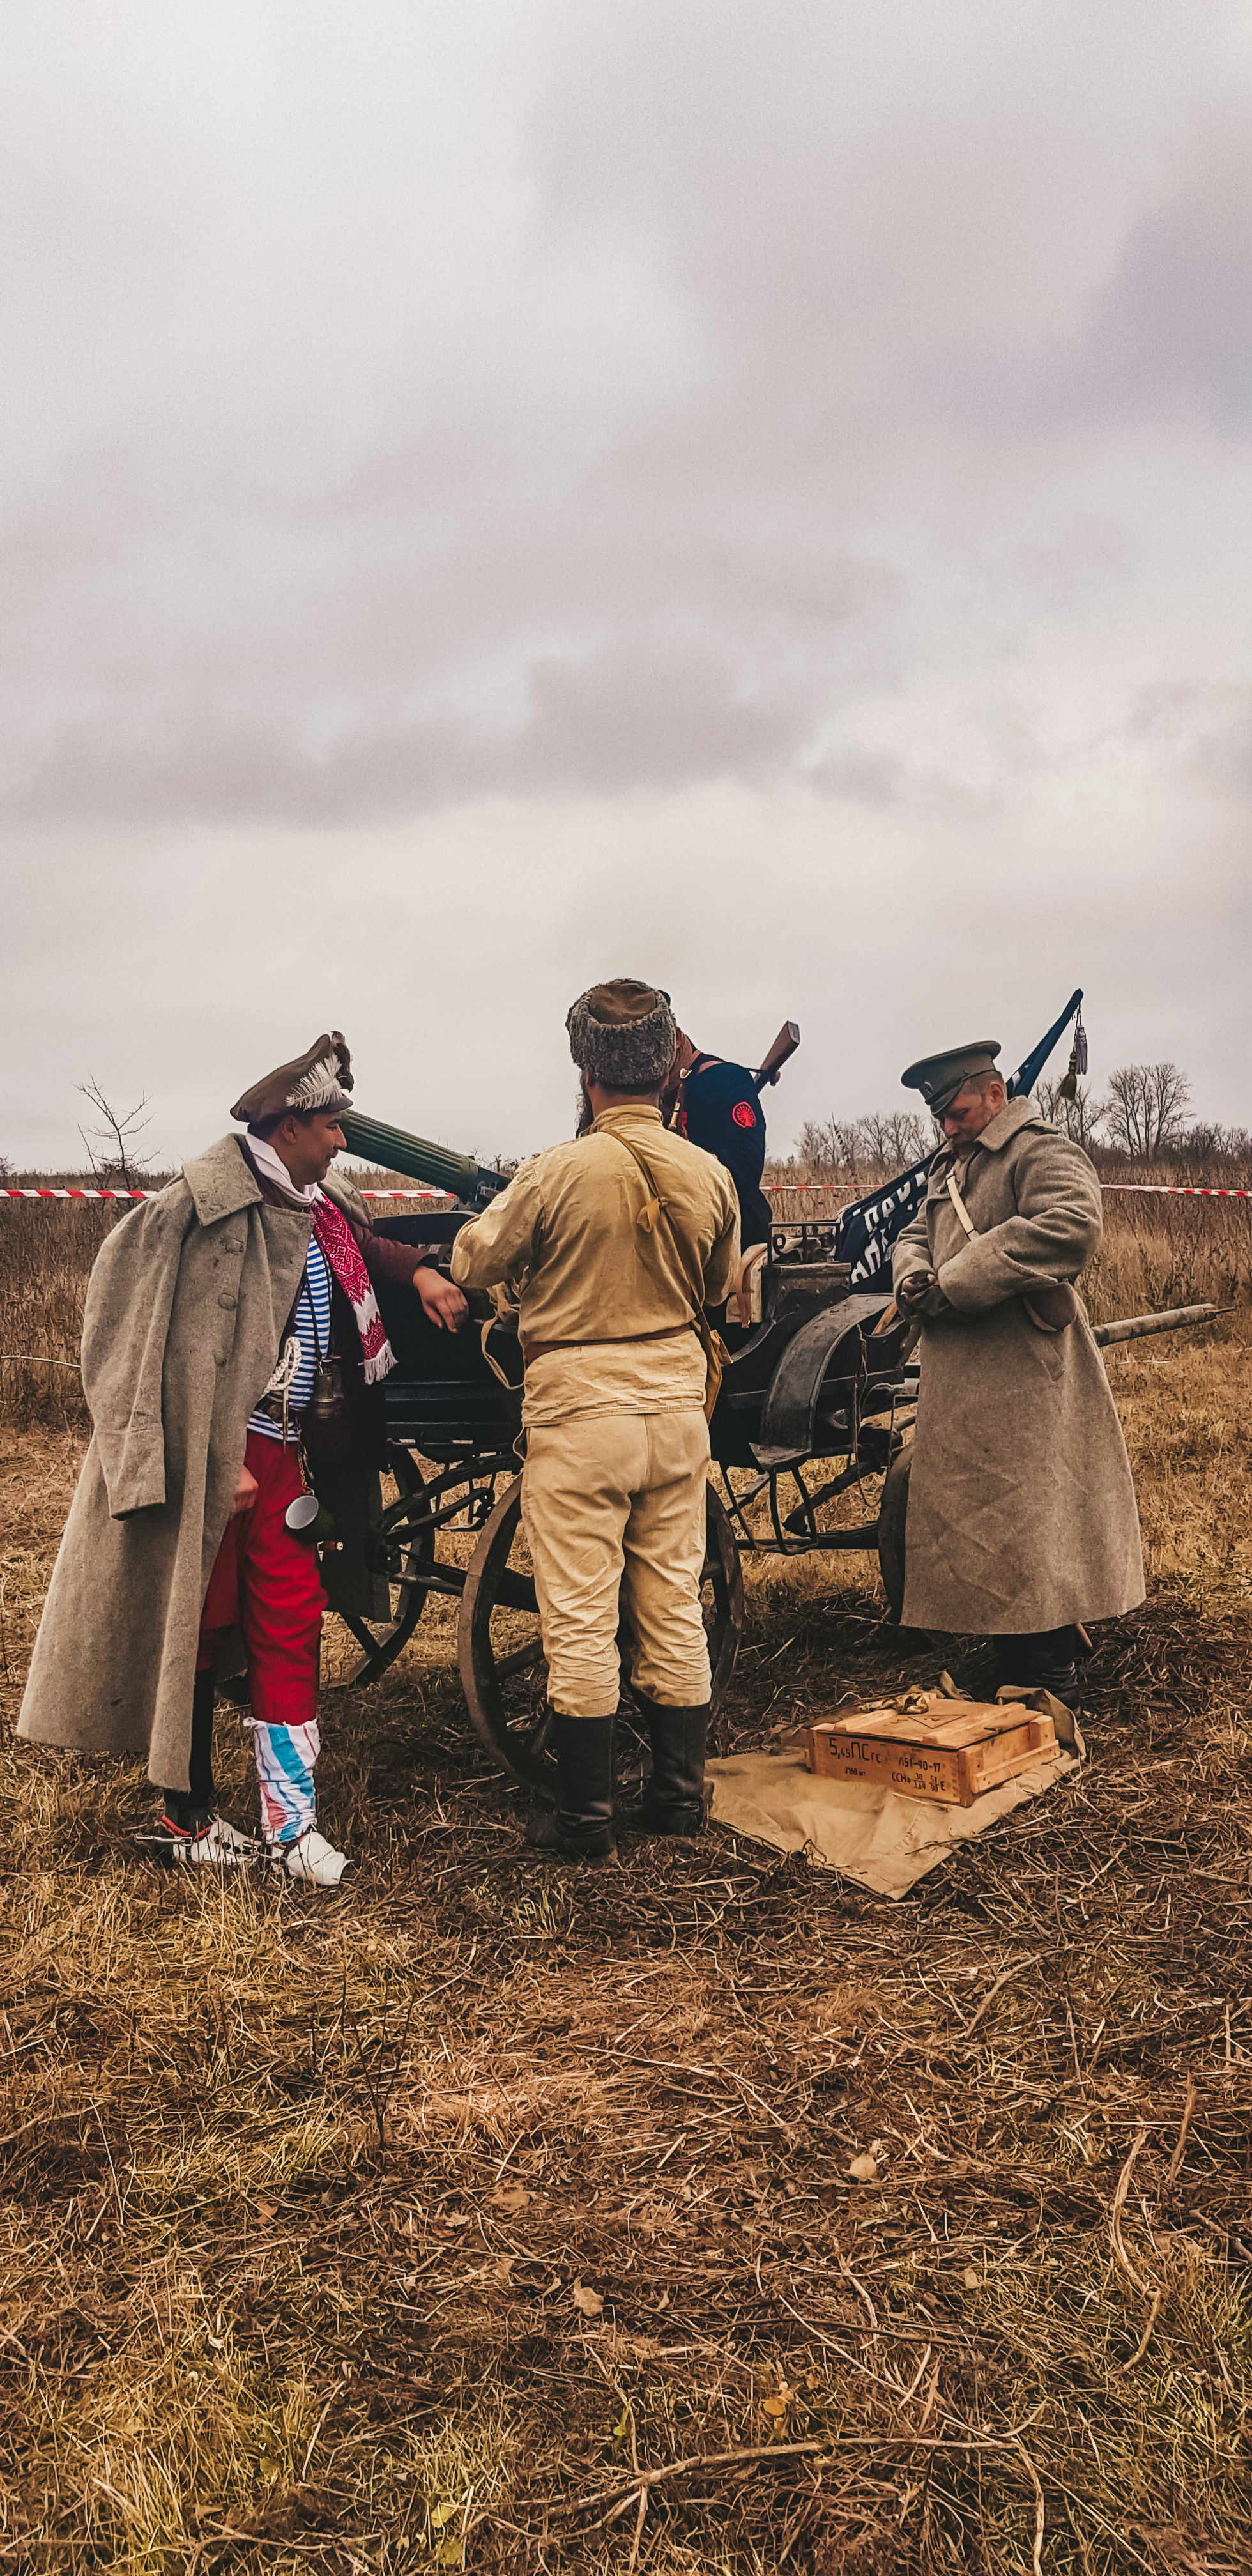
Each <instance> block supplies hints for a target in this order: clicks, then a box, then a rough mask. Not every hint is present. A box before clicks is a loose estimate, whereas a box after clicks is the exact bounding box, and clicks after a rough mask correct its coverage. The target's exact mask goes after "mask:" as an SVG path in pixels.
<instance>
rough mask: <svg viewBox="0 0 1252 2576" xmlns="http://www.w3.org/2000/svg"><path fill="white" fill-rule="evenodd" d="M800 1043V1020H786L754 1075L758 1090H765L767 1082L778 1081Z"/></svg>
mask: <svg viewBox="0 0 1252 2576" xmlns="http://www.w3.org/2000/svg"><path fill="white" fill-rule="evenodd" d="M799 1043H800V1023H799V1021H798V1020H784V1021H783V1024H782V1027H781V1028H780V1030H779V1032H778V1035H777V1037H776V1038H775V1040H774V1043H773V1045H772V1047H771V1048H770V1051H769V1054H768V1055H766V1056H763V1057H762V1059H761V1062H760V1064H759V1065H758V1066H757V1069H756V1072H755V1073H754V1074H753V1076H752V1079H753V1081H754V1082H755V1084H756V1087H757V1090H758V1091H764V1089H765V1086H766V1083H767V1082H777V1080H778V1077H779V1074H780V1073H781V1072H782V1069H783V1066H784V1065H785V1064H786V1062H787V1060H788V1057H790V1056H793V1055H794V1054H795V1051H796V1048H797V1047H798V1046H799Z"/></svg>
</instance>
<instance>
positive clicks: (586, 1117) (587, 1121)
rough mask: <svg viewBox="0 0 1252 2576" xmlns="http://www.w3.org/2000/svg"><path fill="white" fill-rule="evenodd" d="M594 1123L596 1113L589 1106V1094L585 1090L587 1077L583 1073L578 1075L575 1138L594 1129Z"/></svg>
mask: <svg viewBox="0 0 1252 2576" xmlns="http://www.w3.org/2000/svg"><path fill="white" fill-rule="evenodd" d="M595 1123H596V1113H595V1111H594V1109H593V1108H592V1106H591V1094H590V1092H589V1091H588V1089H587V1077H586V1074H585V1073H580V1075H579V1077H578V1125H577V1126H576V1128H575V1129H574V1134H575V1136H576V1137H578V1136H585V1135H586V1134H587V1132H588V1130H589V1129H590V1128H592V1127H594V1125H595Z"/></svg>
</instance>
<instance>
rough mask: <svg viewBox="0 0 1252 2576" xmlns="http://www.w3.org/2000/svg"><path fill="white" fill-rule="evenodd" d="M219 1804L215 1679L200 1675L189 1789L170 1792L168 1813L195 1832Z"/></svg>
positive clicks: (194, 1703)
mask: <svg viewBox="0 0 1252 2576" xmlns="http://www.w3.org/2000/svg"><path fill="white" fill-rule="evenodd" d="M216 1803H217V1792H216V1790H215V1788H214V1786H213V1675H212V1673H197V1675H196V1681H195V1688H194V1690H193V1691H192V1694H191V1750H190V1753H189V1754H188V1757H187V1786H186V1788H185V1789H167V1790H166V1792H165V1812H166V1815H167V1816H168V1817H169V1820H170V1822H171V1824H174V1825H182V1826H184V1827H186V1828H187V1829H189V1830H191V1831H194V1830H195V1829H196V1828H197V1827H198V1826H201V1825H203V1824H206V1823H207V1821H208V1819H209V1817H210V1816H211V1815H212V1813H213V1809H214V1807H215V1805H216Z"/></svg>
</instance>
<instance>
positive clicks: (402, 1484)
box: [330, 1112, 1216, 1788]
mask: <svg viewBox="0 0 1252 2576" xmlns="http://www.w3.org/2000/svg"><path fill="white" fill-rule="evenodd" d="M343 1126H344V1130H345V1133H346V1135H347V1137H348V1142H349V1145H350V1147H351V1149H352V1151H353V1152H354V1153H355V1154H358V1155H360V1156H361V1157H362V1158H364V1159H366V1160H368V1161H371V1162H374V1163H378V1164H381V1165H382V1166H383V1167H384V1168H385V1169H387V1170H389V1171H394V1172H402V1173H404V1174H405V1175H407V1176H408V1177H410V1178H413V1179H417V1180H422V1181H426V1182H427V1183H428V1184H430V1185H432V1186H433V1187H434V1188H436V1189H439V1190H442V1191H445V1192H452V1193H455V1195H456V1197H457V1200H458V1204H457V1205H456V1206H455V1207H454V1208H451V1209H444V1210H439V1211H431V1212H426V1213H423V1214H420V1215H412V1216H395V1217H387V1218H383V1219H381V1220H378V1221H377V1222H378V1224H379V1231H380V1232H381V1233H383V1234H386V1235H389V1236H391V1237H392V1238H393V1239H397V1240H399V1241H402V1242H409V1243H412V1244H414V1245H415V1246H416V1245H419V1244H423V1245H428V1246H434V1245H440V1246H442V1245H446V1244H450V1243H451V1242H452V1240H453V1239H454V1238H455V1236H456V1234H457V1232H458V1231H459V1229H460V1227H461V1226H462V1225H464V1224H465V1223H466V1222H467V1220H468V1219H469V1218H470V1217H471V1216H473V1215H475V1214H476V1213H478V1212H479V1210H480V1209H482V1208H483V1207H485V1206H487V1205H488V1204H489V1203H490V1201H491V1199H492V1198H493V1197H494V1196H495V1194H496V1192H497V1191H499V1190H500V1189H502V1188H504V1187H505V1186H506V1181H505V1178H504V1177H503V1176H502V1175H501V1174H499V1173H497V1172H494V1171H490V1170H487V1169H485V1168H484V1167H483V1166H481V1165H479V1164H477V1163H475V1162H473V1161H472V1160H471V1159H469V1158H467V1157H464V1156H461V1155H456V1154H451V1153H449V1152H447V1151H446V1150H445V1149H444V1148H442V1147H439V1146H434V1145H428V1144H426V1143H425V1142H424V1141H423V1140H422V1139H420V1138H418V1137H414V1136H411V1135H409V1134H407V1133H406V1132H405V1131H403V1130H402V1129H398V1128H392V1127H386V1126H382V1125H380V1124H379V1123H377V1122H376V1121H374V1120H371V1119H366V1118H363V1117H360V1116H358V1115H357V1114H356V1113H355V1112H352V1113H349V1114H348V1115H346V1116H345V1117H344V1120H343ZM380 1302H381V1303H382V1305H383V1311H384V1320H385V1322H386V1325H387V1329H388V1333H389V1336H390V1339H391V1343H392V1347H393V1349H394V1351H395V1353H396V1356H397V1361H398V1366H397V1368H396V1370H395V1372H394V1374H393V1375H392V1376H391V1377H390V1378H389V1379H388V1380H387V1383H386V1390H385V1392H386V1407H387V1448H388V1457H389V1463H390V1467H391V1472H392V1475H393V1477H394V1481H395V1484H396V1488H397V1498H396V1500H395V1501H394V1502H392V1503H390V1504H387V1505H385V1506H384V1507H383V1508H382V1511H381V1515H380V1517H379V1518H378V1519H377V1521H376V1522H375V1523H374V1525H373V1526H372V1527H371V1529H370V1530H369V1533H368V1535H367V1537H366V1539H365V1542H364V1554H365V1561H366V1569H367V1571H368V1574H369V1575H370V1576H371V1577H372V1579H373V1584H374V1601H375V1609H376V1616H375V1617H374V1618H372V1619H370V1618H365V1617H362V1616H361V1615H360V1614H359V1613H358V1612H356V1611H353V1610H341V1612H340V1615H341V1616H342V1617H344V1619H345V1621H346V1624H347V1626H348V1627H349V1628H350V1629H351V1631H352V1634H353V1635H354V1637H355V1638H356V1640H357V1643H358V1644H359V1645H360V1647H361V1649H362V1656H363V1660H362V1662H361V1664H360V1665H359V1666H358V1668H357V1669H356V1671H355V1672H354V1673H353V1675H352V1676H351V1678H352V1680H353V1682H354V1683H356V1684H358V1685H360V1684H366V1683H371V1682H373V1681H375V1680H377V1679H378V1677H379V1676H380V1675H381V1674H382V1673H384V1672H385V1671H386V1670H387V1668H388V1666H389V1665H390V1664H391V1663H393V1662H394V1661H395V1659H396V1657H397V1655H398V1654H399V1653H400V1652H401V1650H402V1649H403V1647H404V1646H405V1645H406V1644H407V1643H408V1641H409V1639H410V1637H411V1636H412V1635H413V1632H414V1629H415V1628H416V1626H417V1622H418V1620H419V1619H420V1618H421V1616H422V1613H423V1611H424V1609H425V1607H426V1604H427V1602H428V1600H429V1599H430V1598H431V1596H432V1595H438V1596H443V1597H449V1598H452V1599H455V1600H456V1601H457V1602H458V1604H459V1616H458V1639H457V1659H458V1664H459V1668H460V1674H461V1680H462V1684H463V1686H464V1690H465V1696H466V1700H467V1702H468V1705H469V1710H470V1715H471V1718H472V1720H473V1723H474V1726H475V1729H476V1730H477V1733H478V1735H479V1736H480V1738H481V1740H482V1742H483V1744H484V1746H485V1747H486V1749H487V1751H488V1752H489V1753H490V1754H491V1755H492V1757H493V1758H494V1760H495V1761H497V1762H498V1763H500V1764H502V1765H503V1766H504V1767H506V1768H507V1769H508V1770H509V1771H511V1772H512V1773H513V1775H514V1776H515V1777H516V1778H517V1779H519V1780H521V1781H524V1782H526V1783H527V1784H528V1785H530V1786H532V1787H537V1788H543V1787H544V1786H545V1785H547V1782H548V1780H549V1777H550V1770H551V1765H550V1759H549V1756H548V1754H547V1750H546V1739H547V1731H548V1713H547V1708H546V1693H545V1665H544V1659H543V1651H542V1647H541V1644H540V1639H539V1623H538V1606H537V1603H536V1599H535V1587H534V1581H533V1577H532V1575H531V1572H530V1567H529V1560H528V1557H527V1553H526V1549H525V1543H524V1539H523V1535H522V1529H521V1462H520V1449H521V1439H520V1433H521V1403H522V1384H521V1381H522V1359H521V1350H520V1345H519V1343H518V1340H517V1337H516V1334H515V1332H513V1331H511V1330H509V1329H508V1328H507V1327H505V1326H502V1325H500V1324H498V1323H495V1322H492V1321H491V1320H490V1318H489V1316H488V1315H487V1313H486V1311H485V1309H484V1311H483V1312H482V1313H480V1314H477V1315H472V1317H471V1320H470V1321H469V1322H468V1323H467V1324H466V1325H465V1326H464V1327H463V1328H462V1330H461V1331H460V1332H459V1333H456V1334H452V1333H447V1332H441V1331H439V1330H438V1329H436V1328H435V1327H433V1326H432V1325H431V1324H429V1323H428V1322H427V1321H426V1318H425V1317H424V1315H422V1314H421V1312H420V1310H419V1309H418V1308H417V1307H416V1303H415V1301H414V1300H412V1299H404V1298H399V1297H396V1296H394V1295H393V1296H390V1297H389V1296H388V1295H387V1294H386V1292H385V1291H382V1292H380ZM481 1303H482V1301H479V1300H472V1301H471V1304H472V1306H473V1305H479V1304H481ZM758 1303H759V1319H758V1320H755V1321H751V1322H748V1323H746V1324H745V1323H741V1322H736V1321H734V1320H731V1321H727V1319H726V1318H725V1317H724V1316H723V1315H722V1314H721V1313H720V1312H719V1313H718V1314H717V1315H716V1316H714V1317H712V1318H711V1320H712V1321H713V1322H715V1323H716V1325H717V1327H718V1329H719V1330H720V1331H721V1332H722V1334H723V1337H724V1339H725V1341H726V1343H727V1345H728V1347H729V1350H730V1360H729V1364H728V1366H727V1368H726V1370H725V1373H724V1376H723V1380H722V1386H721V1390H720V1393H719V1396H718V1400H717V1405H716V1409H715V1411H714V1414H713V1418H712V1422H711V1424H710V1446H711V1449H712V1456H713V1463H714V1469H715V1480H710V1484H709V1488H708V1498H707V1523H706V1533H707V1535H706V1549H705V1561H704V1570H703V1578H702V1591H703V1599H704V1613H705V1625H706V1628H707V1630H708V1635H709V1654H710V1661H711V1664H712V1670H713V1705H714V1707H715V1708H716V1706H717V1704H718V1702H719V1701H720V1700H721V1699H722V1698H724V1696H725V1693H726V1691H727V1689H728V1687H729V1684H730V1680H731V1676H732V1674H733V1672H734V1668H735V1661H736V1657H737V1654H738V1651H739V1644H740V1639H741V1636H742V1632H743V1574H742V1566H741V1556H742V1554H743V1553H745V1552H748V1551H754V1552H757V1551H759V1552H764V1553H771V1554H774V1555H780V1556H804V1555H808V1554H812V1553H814V1552H836V1551H838V1552H841V1553H842V1552H844V1551H849V1550H850V1551H860V1552H864V1553H867V1554H870V1555H872V1556H874V1557H875V1558H876V1560H877V1564H878V1568H879V1572H880V1574H881V1577H882V1582H883V1588H884V1590H885V1592H886V1596H887V1602H888V1605H889V1611H890V1615H891V1616H892V1617H893V1618H895V1619H897V1620H898V1619H899V1617H900V1614H901V1609H902V1605H903V1600H904V1556H905V1541H906V1518H907V1506H908V1471H909V1466H910V1462H911V1447H910V1433H911V1430H912V1425H913V1418H914V1407H915V1404H916V1400H917V1391H918V1374H919V1372H918V1366H917V1363H916V1362H915V1361H913V1360H912V1359H910V1358H909V1357H908V1355H907V1348H908V1340H909V1334H908V1328H907V1325H906V1320H905V1318H904V1317H903V1316H900V1315H898V1314H897V1313H896V1309H895V1307H894V1304H893V1302H892V1299H891V1296H890V1291H889V1288H887V1287H885V1286H880V1287H878V1288H873V1289H869V1290H860V1291H857V1290H854V1288H853V1286H852V1274H851V1268H850V1266H849V1265H848V1264H847V1263H843V1262H839V1261H836V1260H834V1259H833V1258H832V1257H831V1252H830V1228H829V1227H823V1226H822V1225H821V1224H813V1223H809V1224H804V1225H797V1226H789V1227H780V1228H778V1229H777V1230H776V1232H775V1234H774V1237H773V1240H772V1242H771V1245H770V1247H769V1254H768V1258H767V1260H766V1262H765V1264H764V1266H763V1268H762V1270H761V1272H760V1274H759V1288H758V1291H757V1296H756V1298H755V1299H754V1306H755V1305H757V1304H758ZM1215 1312H1216V1309H1215V1308H1213V1307H1210V1306H1206V1307H1194V1308H1186V1309H1181V1310H1179V1311H1177V1312H1176V1313H1172V1314H1170V1315H1153V1316H1143V1317H1135V1318H1133V1319H1130V1320H1129V1321H1127V1322H1125V1323H1121V1324H1112V1325H1106V1326H1103V1327H1100V1328H1098V1329H1097V1334H1096V1338H1097V1340H1100V1341H1119V1340H1124V1339H1127V1338H1130V1337H1131V1336H1132V1335H1137V1334H1138V1333H1140V1332H1143V1331H1160V1330H1162V1329H1166V1328H1168V1327H1170V1326H1173V1325H1175V1324H1179V1323H1191V1322H1200V1321H1203V1320H1206V1319H1207V1318H1208V1317H1209V1316H1211V1315H1212V1314H1213V1313H1215ZM848 1494H854V1495H856V1496H857V1498H858V1501H859V1503H860V1505H861V1510H860V1513H859V1515H858V1517H857V1519H856V1520H855V1521H854V1522H852V1523H851V1524H850V1525H849V1524H844V1523H836V1524H834V1525H832V1524H831V1522H830V1521H829V1518H828V1517H827V1515H828V1511H829V1507H830V1506H831V1505H832V1504H834V1503H836V1502H837V1501H838V1500H839V1498H840V1497H842V1496H844V1495H848ZM330 1588H331V1602H332V1607H335V1606H337V1604H336V1602H335V1597H334V1595H335V1589H336V1586H335V1584H334V1582H333V1580H332V1582H331V1587H330Z"/></svg>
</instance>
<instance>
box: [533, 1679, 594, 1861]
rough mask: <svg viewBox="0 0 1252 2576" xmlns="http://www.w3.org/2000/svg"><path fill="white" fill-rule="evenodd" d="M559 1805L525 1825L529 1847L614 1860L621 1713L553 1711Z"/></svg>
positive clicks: (548, 1853) (547, 1855) (550, 1856)
mask: <svg viewBox="0 0 1252 2576" xmlns="http://www.w3.org/2000/svg"><path fill="white" fill-rule="evenodd" d="M552 1740H553V1743H554V1745H555V1747H556V1807H555V1810H554V1812H553V1813H552V1814H551V1815H547V1816H537V1817H536V1818H535V1819H534V1821H533V1823H531V1824H530V1825H528V1826H527V1829H526V1842H527V1847H528V1848H529V1849H530V1850H531V1851H533V1852H536V1853H538V1854H539V1855H540V1856H541V1857H542V1858H543V1859H545V1860H611V1859H612V1857H613V1854H614V1852H615V1851H616V1849H617V1844H616V1841H615V1838H614V1833H613V1789H614V1774H615V1771H616V1768H617V1717H616V1714H614V1715H613V1716H612V1717H562V1716H560V1715H559V1713H558V1712H557V1711H555V1710H554V1711H553V1717H552Z"/></svg>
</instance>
